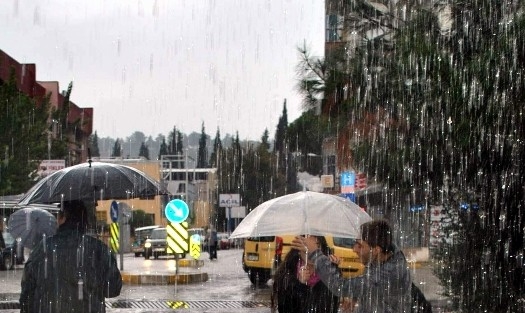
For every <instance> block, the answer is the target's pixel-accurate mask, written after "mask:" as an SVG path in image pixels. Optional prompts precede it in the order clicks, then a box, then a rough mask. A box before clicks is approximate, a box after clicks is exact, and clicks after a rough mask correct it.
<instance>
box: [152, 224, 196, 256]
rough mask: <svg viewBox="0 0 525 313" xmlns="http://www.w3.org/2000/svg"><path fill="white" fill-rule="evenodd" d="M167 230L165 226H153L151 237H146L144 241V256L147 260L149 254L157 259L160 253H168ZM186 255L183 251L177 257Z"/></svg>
mask: <svg viewBox="0 0 525 313" xmlns="http://www.w3.org/2000/svg"><path fill="white" fill-rule="evenodd" d="M167 235H168V233H167V230H166V228H165V227H159V228H155V229H154V230H152V231H151V237H150V238H148V239H146V243H144V258H145V259H146V260H149V258H150V257H151V256H153V258H155V259H158V258H159V256H162V255H170V253H168V238H167ZM185 257H186V254H185V253H182V254H179V258H181V259H183V258H185Z"/></svg>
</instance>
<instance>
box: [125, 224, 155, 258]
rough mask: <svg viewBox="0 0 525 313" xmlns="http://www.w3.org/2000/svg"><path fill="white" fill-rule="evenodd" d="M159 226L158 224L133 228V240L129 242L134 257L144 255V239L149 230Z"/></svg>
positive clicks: (149, 234) (148, 234) (149, 233)
mask: <svg viewBox="0 0 525 313" xmlns="http://www.w3.org/2000/svg"><path fill="white" fill-rule="evenodd" d="M159 227H160V226H158V225H153V226H144V227H139V228H135V241H133V243H132V244H131V252H133V253H135V256H136V257H139V256H141V255H144V244H145V243H146V240H147V239H148V238H149V237H150V236H151V232H152V231H153V230H154V229H156V228H159Z"/></svg>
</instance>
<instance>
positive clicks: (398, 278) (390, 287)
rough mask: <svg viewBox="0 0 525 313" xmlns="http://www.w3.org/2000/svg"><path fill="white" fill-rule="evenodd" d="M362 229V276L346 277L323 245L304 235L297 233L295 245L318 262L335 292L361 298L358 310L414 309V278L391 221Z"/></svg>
mask: <svg viewBox="0 0 525 313" xmlns="http://www.w3.org/2000/svg"><path fill="white" fill-rule="evenodd" d="M360 232H361V234H360V239H357V240H356V244H355V246H354V251H355V252H356V253H357V254H358V255H359V258H360V259H361V262H363V264H364V265H365V266H366V268H365V272H364V274H363V275H362V276H359V277H354V278H348V279H345V278H343V277H342V276H341V273H340V272H339V271H338V270H337V269H335V268H334V267H333V266H332V265H331V261H330V259H329V258H328V257H327V256H326V255H324V254H323V252H322V251H321V249H319V248H318V247H317V246H316V245H315V243H312V242H311V241H310V240H307V239H306V238H304V237H296V238H295V239H294V240H293V241H292V247H293V248H294V249H296V250H298V251H300V252H301V255H302V257H303V258H305V259H306V258H308V262H311V263H312V264H315V271H316V272H317V274H318V275H319V277H320V278H321V280H322V281H323V283H325V284H326V285H327V286H328V288H329V289H330V290H331V291H332V292H333V293H334V294H336V295H338V296H342V297H349V298H351V299H353V300H356V301H357V306H356V307H355V312H358V313H360V312H410V311H411V305H412V302H411V285H412V279H411V277H410V271H409V269H408V264H407V262H406V259H405V256H404V255H403V253H402V252H401V251H400V250H399V249H398V248H397V247H396V246H395V245H394V243H393V242H392V230H391V228H390V225H389V224H388V222H387V221H385V220H375V221H370V222H366V223H364V224H362V225H361V226H360Z"/></svg>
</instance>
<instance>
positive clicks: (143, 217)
mask: <svg viewBox="0 0 525 313" xmlns="http://www.w3.org/2000/svg"><path fill="white" fill-rule="evenodd" d="M154 222H155V221H154V220H153V214H147V213H146V211H144V210H133V212H132V217H131V221H130V224H131V228H132V230H134V229H135V228H139V227H144V226H150V225H153V223H154Z"/></svg>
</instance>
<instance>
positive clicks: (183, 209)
mask: <svg viewBox="0 0 525 313" xmlns="http://www.w3.org/2000/svg"><path fill="white" fill-rule="evenodd" d="M164 214H166V218H167V219H168V221H170V223H169V224H168V227H167V232H166V235H167V238H166V240H167V241H168V251H167V252H168V253H170V251H171V252H172V253H175V274H178V273H179V253H186V252H189V247H188V246H189V239H188V223H187V222H185V221H186V219H187V218H188V215H189V214H190V210H189V207H188V205H187V204H186V202H184V201H182V200H180V199H175V200H171V201H170V202H168V204H166V207H165V209H164Z"/></svg>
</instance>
